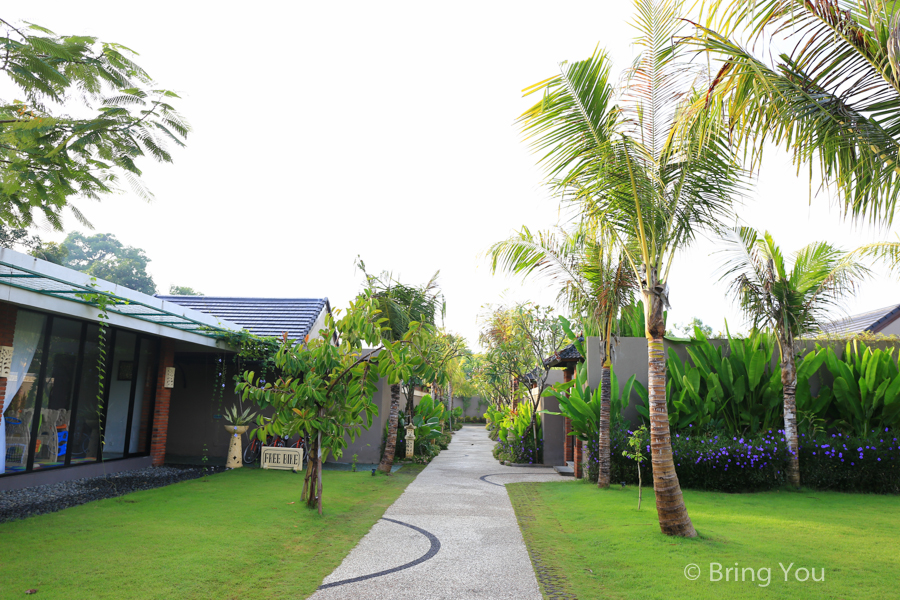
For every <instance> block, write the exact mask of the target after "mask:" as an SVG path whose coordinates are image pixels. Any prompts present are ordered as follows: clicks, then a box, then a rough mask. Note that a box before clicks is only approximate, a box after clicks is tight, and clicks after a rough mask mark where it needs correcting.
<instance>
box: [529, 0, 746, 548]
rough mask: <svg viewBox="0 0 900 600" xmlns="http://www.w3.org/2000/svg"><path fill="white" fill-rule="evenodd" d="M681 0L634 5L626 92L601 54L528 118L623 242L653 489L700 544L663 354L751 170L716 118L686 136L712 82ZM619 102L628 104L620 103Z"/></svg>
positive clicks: (565, 191) (551, 166) (550, 166)
mask: <svg viewBox="0 0 900 600" xmlns="http://www.w3.org/2000/svg"><path fill="white" fill-rule="evenodd" d="M681 11H682V3H681V2H680V1H679V0H659V1H654V0H636V2H635V21H634V23H635V26H636V27H637V29H638V33H639V36H638V38H637V40H636V45H637V47H638V49H639V51H640V55H639V56H638V58H637V59H636V60H635V61H634V63H633V65H632V67H631V68H630V69H629V71H628V72H627V73H626V77H625V79H624V84H623V86H622V88H621V90H618V91H617V90H616V89H615V88H614V87H613V85H612V84H611V83H610V78H609V73H610V61H609V58H608V56H607V55H606V53H604V52H600V51H597V52H595V53H594V55H593V56H592V57H590V58H589V59H587V60H583V61H578V62H575V63H572V64H568V63H563V64H562V65H561V67H560V74H559V75H557V76H555V77H552V78H550V79H547V80H544V81H542V82H540V83H538V84H535V85H533V86H531V87H529V88H527V89H526V94H537V93H539V94H541V95H542V98H541V100H540V101H539V102H537V103H536V104H535V105H534V106H533V107H532V108H531V109H530V110H529V111H527V112H526V113H525V114H524V115H523V116H522V117H521V121H522V124H523V129H524V130H525V132H526V134H527V135H528V136H529V137H530V138H531V139H532V146H533V148H534V149H535V150H536V151H538V152H539V153H541V155H542V156H541V163H543V164H544V165H545V167H546V168H547V171H548V175H549V179H550V181H549V183H550V185H551V189H553V190H554V191H556V192H557V193H559V194H560V195H561V196H563V197H564V198H566V199H567V200H571V201H572V202H575V203H576V204H577V205H578V206H579V207H580V208H581V210H582V211H583V212H585V213H587V214H588V215H590V216H591V218H593V219H596V220H597V222H598V223H600V224H601V226H602V227H603V228H604V229H605V230H606V231H607V232H608V234H609V235H610V236H612V237H613V239H614V240H615V242H616V244H617V245H618V247H619V248H621V249H622V252H623V254H624V256H625V259H626V261H627V264H628V266H629V268H630V269H631V271H632V273H633V276H634V279H635V281H636V282H639V284H638V285H639V288H640V290H641V295H642V297H643V303H644V321H645V334H646V336H647V340H648V380H649V394H650V405H651V409H652V410H651V430H650V439H651V446H652V450H653V451H652V465H653V481H654V489H655V491H656V506H657V514H658V517H659V524H660V529H661V530H662V532H663V533H665V534H667V535H679V536H685V537H694V536H696V535H697V533H696V531H695V530H694V526H693V524H692V523H691V520H690V517H689V516H688V512H687V509H686V507H685V504H684V499H683V496H682V493H681V486H680V485H679V483H678V475H677V473H676V471H675V463H674V461H673V459H672V445H671V441H670V437H669V419H668V415H667V406H666V388H665V386H666V363H665V355H664V352H663V336H664V334H665V309H666V308H667V307H668V304H669V285H668V284H669V281H668V279H669V272H670V270H671V266H672V264H673V262H674V259H675V256H676V255H677V254H678V253H679V251H681V250H683V249H685V248H686V247H688V246H689V245H690V244H691V243H692V242H693V240H694V239H695V238H696V236H697V234H698V232H699V231H703V230H706V231H709V230H710V229H715V228H716V227H721V226H722V224H723V222H724V221H725V220H726V219H729V220H730V218H731V205H732V201H733V199H734V198H735V197H737V196H739V195H740V194H741V193H742V192H743V189H744V177H745V173H744V172H743V171H742V169H741V168H740V166H739V165H738V164H737V162H736V160H735V158H734V156H733V154H732V152H731V148H730V146H729V143H728V132H727V130H726V129H725V128H723V127H722V126H721V124H719V126H716V125H715V123H714V122H713V121H714V116H713V115H708V116H707V117H706V120H705V121H703V120H698V121H696V122H695V123H694V124H693V125H692V126H691V127H676V124H678V123H679V122H680V121H679V120H678V117H679V115H680V113H681V112H682V111H683V110H685V109H686V106H687V105H688V103H689V102H690V101H691V100H692V99H695V98H696V97H697V96H699V94H700V92H699V89H698V88H699V87H701V86H702V87H703V89H706V87H708V82H709V81H710V77H709V74H708V72H706V70H705V69H704V68H703V66H702V65H698V64H694V63H690V62H689V61H688V60H687V57H686V56H685V54H686V52H687V50H686V48H684V47H682V46H677V45H674V44H673V43H672V40H673V39H674V38H675V37H676V36H678V35H679V33H680V30H681V27H682V26H683V21H682V20H681ZM614 99H618V104H614V103H613V102H614Z"/></svg>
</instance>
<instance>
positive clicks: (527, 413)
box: [500, 402, 543, 442]
mask: <svg viewBox="0 0 900 600" xmlns="http://www.w3.org/2000/svg"><path fill="white" fill-rule="evenodd" d="M503 412H504V415H503V418H502V419H501V421H500V439H501V440H506V441H507V442H513V441H515V440H521V439H524V438H525V436H526V435H529V434H530V433H531V421H532V419H533V418H534V417H535V415H534V413H533V408H532V406H531V403H530V402H520V403H519V404H517V405H516V407H515V408H510V409H506V410H505V411H503ZM535 427H536V428H537V429H536V433H537V437H538V438H540V439H543V433H542V431H541V422H540V420H539V419H538V420H537V421H536V422H535Z"/></svg>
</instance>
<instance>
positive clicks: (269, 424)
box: [237, 293, 425, 514]
mask: <svg viewBox="0 0 900 600" xmlns="http://www.w3.org/2000/svg"><path fill="white" fill-rule="evenodd" d="M339 313H340V311H335V316H332V315H326V317H325V327H324V328H323V329H322V330H321V331H320V332H319V334H320V338H319V339H315V340H310V341H309V342H307V343H302V344H295V343H293V342H291V341H289V340H287V339H285V340H284V342H283V343H282V345H281V347H280V349H279V350H278V353H277V354H276V356H275V365H276V368H277V369H278V371H279V372H280V373H281V375H280V376H279V377H278V379H277V380H276V381H275V382H274V383H271V382H267V381H265V380H264V379H263V378H261V377H258V376H257V375H256V374H255V373H253V372H252V371H249V372H245V373H244V374H243V376H242V380H241V381H240V382H239V383H238V386H237V388H238V391H239V392H240V393H241V394H242V397H243V399H244V400H252V401H254V402H256V404H258V405H259V406H261V407H263V408H272V409H274V411H275V414H274V415H273V416H272V417H270V418H264V417H261V416H260V417H258V418H257V425H258V427H257V429H256V430H255V431H254V432H253V434H254V435H256V436H257V437H258V438H259V439H260V440H261V441H265V439H266V437H267V436H269V435H283V436H291V435H295V434H301V435H302V434H306V435H308V436H309V439H310V440H311V443H310V448H309V453H310V460H309V461H308V463H307V465H308V466H307V471H306V477H305V478H304V481H303V490H302V493H301V499H303V500H306V502H307V505H308V506H309V507H311V508H312V507H316V508H317V509H318V511H319V514H321V513H322V463H323V462H324V461H325V460H327V458H328V455H329V454H333V455H334V456H335V457H336V458H340V457H341V456H342V455H343V451H344V448H345V447H346V446H347V438H349V439H350V441H353V440H354V439H356V436H357V435H358V434H359V432H360V430H361V429H362V428H364V427H365V428H369V427H371V425H372V417H373V416H375V415H377V414H378V407H377V406H376V405H375V403H373V402H372V397H373V395H374V393H375V390H376V387H377V382H378V379H379V377H385V378H387V380H388V382H389V383H391V384H395V383H397V382H399V380H400V379H401V378H402V377H404V376H406V375H407V374H408V372H409V371H410V370H411V369H416V368H419V367H420V365H421V358H419V357H418V355H417V352H416V350H415V348H414V346H415V344H416V342H417V340H418V337H419V336H420V335H421V332H422V330H423V329H424V327H425V326H424V325H423V324H422V323H415V324H411V325H410V327H409V329H408V331H407V332H406V333H405V334H404V335H403V337H402V338H401V339H399V340H391V339H390V338H387V337H385V335H384V334H385V331H386V327H384V325H383V318H382V317H381V313H380V311H379V310H378V305H377V301H376V300H375V298H373V297H372V295H371V294H369V293H366V294H363V295H360V296H359V297H357V298H356V299H355V300H354V301H353V302H351V304H350V306H349V308H348V309H347V311H346V313H345V314H344V315H343V316H340V314H339ZM337 317H340V318H337ZM335 338H336V339H338V340H339V342H338V343H337V344H334V343H332V340H333V339H335ZM365 346H367V347H368V348H365Z"/></svg>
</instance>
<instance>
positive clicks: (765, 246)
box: [721, 227, 868, 487]
mask: <svg viewBox="0 0 900 600" xmlns="http://www.w3.org/2000/svg"><path fill="white" fill-rule="evenodd" d="M724 242H725V244H724V245H725V248H724V249H723V250H722V251H721V252H722V253H723V254H724V255H725V258H724V266H723V274H722V279H725V280H727V281H729V283H730V286H731V287H730V291H731V293H732V294H733V295H734V296H735V297H736V298H737V300H738V301H739V302H740V306H741V309H742V310H743V311H744V313H745V314H746V315H747V316H748V317H749V318H750V320H751V321H752V322H753V326H754V327H758V326H767V327H771V328H772V330H773V331H774V333H775V336H776V339H777V340H778V349H779V352H780V353H781V385H782V389H783V392H784V431H785V436H786V437H787V439H788V444H789V445H790V447H791V449H792V460H791V464H790V468H789V480H790V482H791V484H792V485H794V486H797V487H799V486H800V470H799V464H798V462H797V461H799V454H798V453H797V452H796V448H797V446H798V444H799V440H798V438H797V407H796V389H797V369H796V360H795V356H794V355H795V352H796V350H797V349H796V341H797V340H799V338H800V336H801V335H803V334H806V333H809V332H812V331H815V330H817V329H818V328H819V326H820V324H821V323H823V322H824V321H825V320H826V318H827V316H828V315H829V314H830V311H831V310H833V309H834V307H835V306H837V305H838V303H839V302H840V300H841V298H842V297H843V296H844V295H845V294H847V293H848V292H850V291H852V290H853V288H854V286H855V285H856V284H857V282H858V281H860V280H861V279H862V278H863V277H865V276H866V275H867V274H868V270H867V269H866V268H865V267H863V266H862V265H861V264H860V263H859V262H857V261H855V260H853V258H852V256H851V255H850V254H849V253H847V252H844V251H842V250H840V249H839V248H836V247H834V246H832V245H831V244H827V243H824V242H815V243H812V244H809V245H807V246H805V247H803V248H801V249H800V250H798V251H797V252H796V253H794V255H793V257H792V258H793V264H792V265H791V266H790V269H788V263H787V262H786V261H785V259H784V255H783V253H782V251H781V248H779V247H778V246H777V245H776V244H775V242H774V240H773V239H772V236H771V235H769V234H768V233H765V234H764V235H760V234H758V233H757V232H756V231H755V230H753V229H751V228H749V227H741V228H737V229H734V230H732V231H731V232H730V234H729V235H728V236H727V237H726V238H725V239H724Z"/></svg>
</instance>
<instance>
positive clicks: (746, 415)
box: [635, 326, 781, 434]
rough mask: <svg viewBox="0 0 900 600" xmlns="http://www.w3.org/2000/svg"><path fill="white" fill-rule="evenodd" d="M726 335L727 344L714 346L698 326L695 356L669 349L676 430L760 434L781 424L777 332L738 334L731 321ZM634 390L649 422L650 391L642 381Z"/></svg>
mask: <svg viewBox="0 0 900 600" xmlns="http://www.w3.org/2000/svg"><path fill="white" fill-rule="evenodd" d="M726 334H727V336H728V346H727V347H725V346H715V345H713V344H712V343H711V342H710V341H709V340H708V339H707V338H706V336H705V335H704V334H703V332H702V331H701V330H700V329H699V328H698V327H695V328H694V336H695V339H693V340H692V341H691V342H690V343H689V344H688V346H687V348H686V350H687V353H688V355H689V357H690V361H682V360H681V358H680V357H679V356H678V354H677V353H676V352H675V350H674V349H673V348H669V352H668V354H669V358H668V361H667V368H668V375H669V376H668V379H667V381H666V397H667V399H668V403H669V406H668V408H669V424H670V426H671V427H672V428H673V429H676V430H681V429H685V428H688V427H692V428H698V429H722V430H724V431H727V432H729V433H733V434H756V433H758V432H760V431H767V430H769V429H772V428H774V427H776V426H777V425H778V424H779V422H780V420H781V372H780V371H779V370H778V369H774V368H773V367H772V356H773V353H774V347H775V340H774V338H773V336H771V335H769V334H767V333H765V332H759V331H753V332H751V333H750V335H749V336H747V337H746V338H733V337H731V334H730V332H728V331H727V326H726ZM726 350H727V351H726ZM635 390H636V391H637V393H638V396H639V397H640V398H641V401H642V404H638V405H637V406H636V409H637V411H638V413H639V414H640V415H641V416H642V417H644V419H646V420H647V421H648V422H649V418H650V411H649V407H648V398H647V396H648V394H647V390H646V388H644V386H643V385H641V384H640V383H637V385H635Z"/></svg>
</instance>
